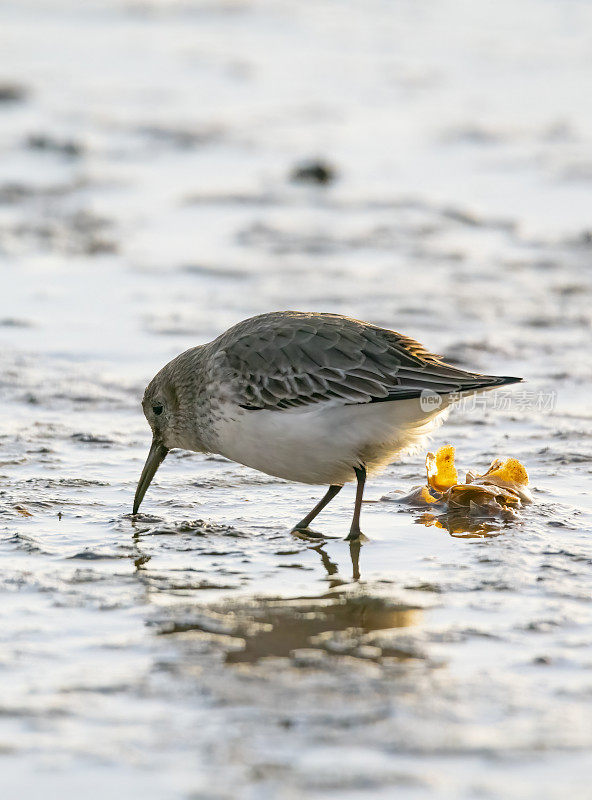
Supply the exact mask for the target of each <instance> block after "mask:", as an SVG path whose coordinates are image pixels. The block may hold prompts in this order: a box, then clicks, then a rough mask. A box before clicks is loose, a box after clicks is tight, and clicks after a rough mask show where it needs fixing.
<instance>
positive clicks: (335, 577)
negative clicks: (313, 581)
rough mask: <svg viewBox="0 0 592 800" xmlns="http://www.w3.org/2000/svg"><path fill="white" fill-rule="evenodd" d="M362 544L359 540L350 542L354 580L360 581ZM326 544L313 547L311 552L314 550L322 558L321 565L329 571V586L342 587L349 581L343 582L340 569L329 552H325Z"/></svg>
mask: <svg viewBox="0 0 592 800" xmlns="http://www.w3.org/2000/svg"><path fill="white" fill-rule="evenodd" d="M361 546H362V544H361V542H360V541H359V540H357V541H353V542H349V554H350V558H351V564H352V580H353V581H359V580H360V550H361ZM325 547H326V543H323V544H318V545H316V546H315V547H311V548H310V549H311V550H314V551H315V552H316V553H318V554H319V555H320V557H321V563H322V565H323V566H324V567H325V570H326V571H327V575H328V577H329V579H330V580H329V586H330V587H331V588H334V587H336V586H341V585H342V584H344V583H347V581H345V580H343V579H342V578H340V577H339V567H338V566H337V564H336V563H335V561H332V560H331V559H330V558H329V555H328V554H327V551H326V550H325Z"/></svg>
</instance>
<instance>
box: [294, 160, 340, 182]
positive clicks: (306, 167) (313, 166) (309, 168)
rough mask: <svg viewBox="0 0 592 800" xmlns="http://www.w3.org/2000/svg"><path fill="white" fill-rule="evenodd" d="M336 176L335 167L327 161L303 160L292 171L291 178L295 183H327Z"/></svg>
mask: <svg viewBox="0 0 592 800" xmlns="http://www.w3.org/2000/svg"><path fill="white" fill-rule="evenodd" d="M336 177H337V175H336V172H335V169H334V168H333V167H332V166H331V165H330V164H328V163H327V162H326V161H303V162H302V163H301V164H297V165H296V166H295V167H294V169H293V170H292V172H291V173H290V180H291V181H293V182H295V183H318V184H327V183H331V182H332V181H334V180H335V178H336Z"/></svg>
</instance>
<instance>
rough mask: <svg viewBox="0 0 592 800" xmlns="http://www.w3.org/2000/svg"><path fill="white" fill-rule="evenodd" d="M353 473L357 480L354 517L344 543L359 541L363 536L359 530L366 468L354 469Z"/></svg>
mask: <svg viewBox="0 0 592 800" xmlns="http://www.w3.org/2000/svg"><path fill="white" fill-rule="evenodd" d="M354 472H355V473H356V478H357V479H358V486H357V489H356V504H355V506H354V517H353V519H352V524H351V528H350V529H349V534H348V535H347V536H346V541H352V539H359V538H360V536H363V534H362V531H361V530H360V511H361V510H362V497H363V496H364V484H365V483H366V467H364V466H361V467H354Z"/></svg>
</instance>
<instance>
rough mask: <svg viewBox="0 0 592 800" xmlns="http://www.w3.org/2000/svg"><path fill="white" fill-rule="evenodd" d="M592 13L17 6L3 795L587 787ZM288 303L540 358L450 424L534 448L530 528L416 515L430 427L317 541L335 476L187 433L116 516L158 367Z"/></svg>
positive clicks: (3, 14) (7, 232) (6, 277)
mask: <svg viewBox="0 0 592 800" xmlns="http://www.w3.org/2000/svg"><path fill="white" fill-rule="evenodd" d="M591 22H592V9H591V7H590V5H589V4H587V3H584V2H569V3H562V2H559V1H558V0H556V2H546V3H535V2H524V3H521V4H519V6H516V4H513V3H506V2H502V3H497V4H488V3H484V4H474V5H473V7H467V4H465V3H460V2H458V0H454V1H453V0H445V2H440V3H435V2H428V3H425V4H422V5H418V4H416V3H408V2H400V3H397V4H395V5H393V4H392V3H383V2H378V1H376V2H361V1H360V2H354V0H350V2H348V3H347V4H345V5H343V4H342V5H340V6H339V7H338V6H335V5H334V4H332V3H330V2H316V3H314V4H312V3H310V4H307V3H298V4H297V3H292V2H286V3H282V4H276V3H270V2H263V1H262V2H231V3H205V2H204V3H198V2H169V3H165V2H159V1H158V0H146V2H136V3H124V2H120V1H119V0H111V2H108V3H85V4H83V5H81V4H79V3H73V2H69V1H68V0H62V2H59V0H49V1H48V2H42V1H41V0H28V2H19V3H16V2H7V3H4V4H3V6H2V9H0V37H1V40H2V41H1V44H2V52H3V56H4V58H3V67H2V69H3V72H2V74H1V75H0V84H1V86H0V89H1V91H0V158H1V161H0V278H1V284H0V285H1V286H2V287H3V290H2V295H1V301H0V302H1V305H0V342H1V349H0V360H1V372H0V392H1V397H2V407H3V414H2V418H1V421H0V503H1V504H0V535H1V539H0V564H1V567H2V569H1V572H0V584H1V585H0V588H1V592H2V598H1V603H0V617H1V625H0V637H1V638H2V647H1V650H0V660H1V663H0V670H1V673H0V674H1V676H2V680H1V681H0V764H1V775H2V777H1V779H0V786H1V787H2V796H3V797H7V798H9V797H16V796H17V795H18V796H19V797H24V798H27V800H29V799H31V800H32V799H33V798H37V797H40V796H44V797H75V796H78V795H79V794H80V795H84V796H85V797H86V798H87V800H94V799H95V798H97V799H98V798H104V797H105V796H106V795H107V793H109V792H114V793H117V796H118V797H121V798H137V797H140V796H142V797H144V798H146V800H151V799H152V798H154V800H166V799H167V798H171V799H173V798H174V799H175V800H176V799H177V798H192V799H193V800H198V799H199V800H206V799H207V800H213V798H216V800H222V799H223V798H232V799H233V800H235V799H239V798H240V800H243V799H244V800H253V799H254V798H257V800H259V798H274V799H275V798H278V800H284V799H286V800H292V798H300V797H306V798H307V800H310V799H312V800H316V798H319V800H320V799H321V798H323V799H324V798H331V797H339V798H340V800H343V799H344V798H345V799H346V800H358V798H366V797H372V798H383V797H384V798H391V797H393V794H394V793H395V792H396V795H397V797H401V798H410V799H411V798H413V799H414V798H418V800H421V799H422V798H427V797H434V796H437V797H442V798H477V797H490V798H504V800H507V799H508V798H511V799H513V798H534V797H537V798H556V797H563V796H566V795H570V796H571V797H572V798H585V797H589V785H588V784H589V763H590V762H589V759H590V747H591V745H592V679H591V672H590V667H591V665H592V633H591V630H592V629H591V627H590V623H591V622H592V607H591V604H590V588H591V581H590V567H591V556H590V547H589V543H588V540H589V537H590V533H591V531H592V503H591V502H590V498H589V495H588V492H589V485H590V475H591V472H592V426H591V419H592V412H591V410H590V402H589V397H590V389H591V388H592V362H591V360H590V334H591V329H592V302H591V301H592V277H591V275H592V273H591V271H590V259H591V257H592V246H591V236H590V227H589V226H590V186H591V184H590V181H591V179H592V171H591V166H590V165H591V162H590V153H591V149H590V144H591V141H592V115H591V114H590V107H589V103H586V102H584V100H583V98H584V94H583V93H582V92H583V87H584V86H587V85H589V83H590V79H591V77H592V75H591V71H592V68H591V65H590V60H589V53H590V46H591V44H592V42H591V33H590V31H592V26H591ZM311 157H320V158H322V159H327V160H328V162H329V163H330V164H331V165H333V167H334V169H335V171H336V175H337V178H336V180H335V181H334V182H331V183H329V184H328V185H323V186H315V185H310V184H299V183H297V182H293V181H291V180H290V179H289V178H290V175H291V173H292V171H293V169H294V168H295V166H296V165H298V164H299V163H301V162H302V161H303V160H306V159H307V158H311ZM281 308H299V309H311V310H327V311H337V312H340V313H347V314H351V315H353V316H356V317H359V318H363V319H368V320H371V321H373V322H376V323H378V324H384V325H387V326H389V327H394V328H396V329H399V330H402V331H404V332H405V333H408V334H410V335H412V336H415V337H416V338H419V339H420V340H421V341H422V342H424V343H425V344H426V345H427V346H428V347H430V348H432V349H433V350H435V351H437V352H441V353H444V354H445V355H446V356H447V357H449V358H450V359H453V360H454V361H455V363H458V364H460V365H462V366H466V367H471V368H473V369H480V370H483V371H485V372H490V373H500V374H510V375H511V374H517V375H524V377H525V378H527V381H528V382H527V383H526V384H524V386H518V387H513V388H512V389H511V390H508V391H500V392H498V393H497V395H492V396H491V397H489V398H488V400H487V403H486V404H485V406H483V405H482V404H481V402H478V403H476V404H474V405H473V406H468V407H465V408H463V409H458V410H457V411H455V412H454V413H453V414H452V416H451V418H450V419H449V421H448V422H447V423H446V425H445V426H444V427H443V428H442V429H440V430H439V431H438V433H437V435H436V437H435V439H434V442H433V447H437V446H439V445H441V444H443V443H444V442H448V441H450V442H452V443H454V444H455V445H456V446H457V458H458V462H459V466H460V467H461V468H462V469H468V468H486V467H487V465H488V464H489V463H490V461H491V460H492V459H493V458H494V457H496V456H502V457H503V456H514V457H518V458H520V460H521V461H523V463H525V465H526V466H527V468H528V470H529V473H530V476H531V484H532V486H533V491H534V496H535V500H536V502H535V504H534V505H533V506H531V507H529V508H527V509H526V510H525V511H524V513H523V516H522V520H521V521H520V522H518V523H514V524H504V525H501V524H493V525H491V524H487V525H486V524H480V525H476V526H473V527H472V528H471V527H470V526H464V527H463V526H452V527H451V529H450V530H448V529H447V528H446V527H438V526H436V525H434V524H424V523H426V522H429V520H425V519H424V517H423V515H422V512H420V511H415V510H413V509H409V508H407V507H402V506H401V505H399V504H397V503H395V502H393V497H396V493H397V492H406V491H408V490H409V489H410V488H411V487H412V486H414V485H417V484H419V483H421V482H422V480H423V477H424V472H423V456H424V454H417V455H416V456H412V457H406V458H404V459H403V460H402V461H401V462H400V463H397V464H393V465H392V466H391V467H389V468H388V469H387V470H386V471H385V473H384V474H383V475H381V476H379V477H378V478H375V479H373V480H372V481H371V482H370V484H369V488H368V491H367V499H368V500H369V501H370V502H368V503H367V504H366V505H365V507H364V510H363V527H364V530H365V532H366V534H367V535H368V537H369V540H368V541H367V542H364V543H363V545H362V546H361V547H356V546H352V547H350V546H349V545H348V544H347V543H345V542H343V541H342V539H341V537H342V536H343V535H345V533H346V531H347V529H348V524H349V519H350V514H351V510H352V504H353V490H352V488H351V487H350V488H346V489H345V490H344V491H343V492H342V493H341V494H340V495H339V496H338V497H337V498H336V499H335V500H334V501H333V503H332V504H331V506H330V507H329V509H327V511H326V512H324V513H323V515H322V516H321V517H320V518H319V520H318V524H317V526H316V527H317V529H318V530H320V531H322V532H323V533H325V534H327V536H328V537H331V538H327V540H326V541H325V542H324V543H319V542H310V541H306V540H303V539H298V538H296V537H294V536H293V535H292V534H291V533H290V525H291V524H292V523H294V522H295V521H296V520H298V519H299V518H300V517H301V516H302V515H303V513H304V511H306V510H308V508H310V507H311V506H312V505H313V504H314V503H315V502H316V499H317V498H318V497H319V496H320V494H321V492H322V489H320V488H319V489H315V488H314V487H307V486H299V485H292V484H288V483H285V482H282V481H280V480H276V479H273V478H270V477H267V476H264V475H260V474H257V473H254V472H252V471H251V470H249V469H247V468H244V467H242V466H239V465H235V464H232V463H229V462H227V461H225V460H224V459H222V458H217V457H205V456H200V455H196V454H187V453H183V452H175V453H172V454H171V455H170V456H169V458H168V459H167V461H166V462H165V464H164V465H163V467H162V468H161V470H160V471H159V473H158V476H157V480H156V481H155V483H154V484H153V485H152V486H151V487H150V490H149V493H148V495H147V496H146V499H145V500H144V504H143V507H142V511H143V512H144V513H143V514H142V515H140V516H139V517H138V518H137V519H136V521H132V519H131V518H130V511H131V503H132V499H133V493H134V489H135V485H136V481H137V479H138V476H139V473H140V470H141V467H142V464H143V461H144V458H145V455H146V452H147V448H148V444H149V431H148V428H147V425H146V423H145V420H144V418H143V416H142V414H141V409H140V407H139V399H140V397H141V394H142V391H143V387H144V385H145V384H146V382H147V381H148V380H149V378H150V377H151V376H152V375H153V374H154V373H155V372H156V371H157V370H158V369H159V368H160V366H162V364H163V363H165V362H166V361H167V360H168V359H169V358H171V357H172V356H174V355H176V354H177V353H178V352H180V351H181V350H183V349H185V348H187V347H190V346H192V345H194V344H197V343H200V342H203V341H207V340H208V339H210V338H211V337H213V336H215V335H217V334H218V333H220V332H221V331H222V330H224V329H225V328H226V327H227V326H228V325H230V324H232V323H233V322H236V321H238V320H239V319H242V318H244V317H246V316H249V315H251V314H254V313H258V312H261V311H266V310H270V309H281ZM383 498H384V499H383Z"/></svg>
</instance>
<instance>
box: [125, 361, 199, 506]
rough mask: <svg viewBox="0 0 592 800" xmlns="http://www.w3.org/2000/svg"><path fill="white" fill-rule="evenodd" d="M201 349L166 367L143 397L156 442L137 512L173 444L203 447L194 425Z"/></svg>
mask: <svg viewBox="0 0 592 800" xmlns="http://www.w3.org/2000/svg"><path fill="white" fill-rule="evenodd" d="M197 350H198V348H194V350H193V351H187V353H182V354H181V356H177V358H176V359H173V361H171V362H170V363H169V364H167V365H166V366H165V367H163V368H162V369H161V370H160V372H158V373H157V374H156V375H155V376H154V378H153V379H152V380H151V381H150V383H149V384H148V386H147V387H146V391H145V392H144V397H143V399H142V410H143V411H144V416H145V417H146V419H147V420H148V424H149V425H150V428H151V429H152V445H151V446H150V451H149V453H148V457H147V459H146V463H145V464H144V469H143V470H142V474H141V475H140V480H139V482H138V488H137V489H136V494H135V497H134V507H133V513H134V514H136V513H137V512H138V509H139V508H140V503H141V502H142V500H143V498H144V495H145V494H146V490H147V489H148V487H149V486H150V482H151V481H152V478H153V477H154V475H155V474H156V470H157V469H158V467H159V466H160V465H161V464H162V462H163V461H164V459H165V458H166V455H167V453H168V452H169V450H170V449H171V448H173V447H181V448H184V449H187V450H201V449H203V448H202V447H201V446H200V441H199V438H198V436H197V434H196V431H195V425H194V424H192V420H193V419H194V416H195V415H194V414H193V413H192V411H193V409H194V407H195V386H196V384H195V380H194V376H195V375H196V372H198V360H197V359H196V355H197V352H196V351H197Z"/></svg>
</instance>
